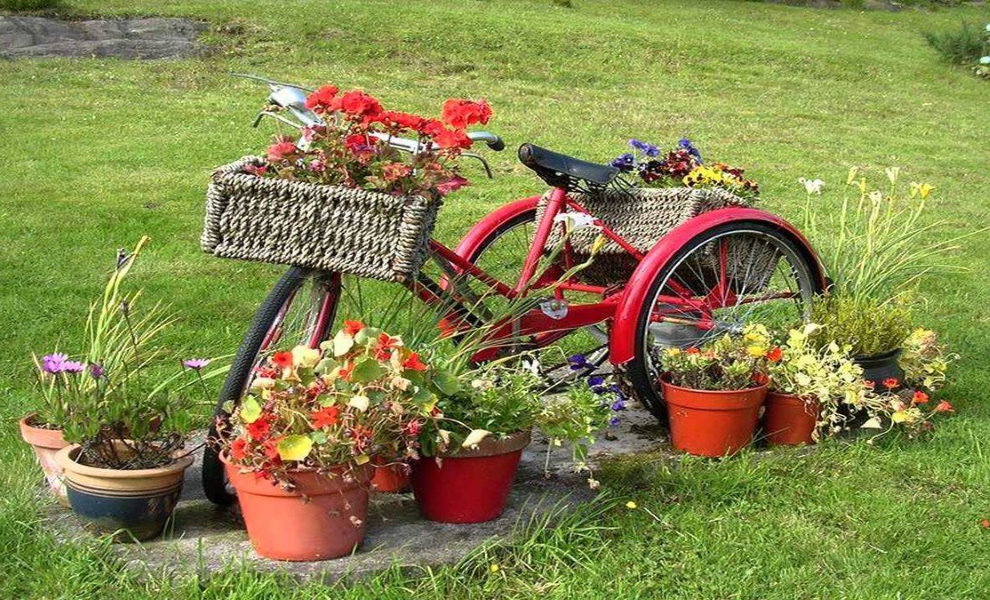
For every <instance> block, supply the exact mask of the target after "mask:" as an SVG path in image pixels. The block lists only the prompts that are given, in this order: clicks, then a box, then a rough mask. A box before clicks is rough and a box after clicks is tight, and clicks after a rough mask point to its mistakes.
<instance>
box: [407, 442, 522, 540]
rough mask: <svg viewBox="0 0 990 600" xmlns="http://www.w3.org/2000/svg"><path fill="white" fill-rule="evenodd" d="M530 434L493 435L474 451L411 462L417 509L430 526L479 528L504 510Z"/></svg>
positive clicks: (463, 451)
mask: <svg viewBox="0 0 990 600" xmlns="http://www.w3.org/2000/svg"><path fill="white" fill-rule="evenodd" d="M529 440H530V432H528V431H519V432H516V433H513V434H511V435H509V436H507V437H505V438H501V439H499V438H496V437H494V436H489V437H487V438H485V439H484V440H482V441H481V443H480V444H478V446H477V447H476V448H474V449H471V450H462V451H460V452H457V453H456V454H453V455H448V456H441V457H424V458H421V459H419V460H418V461H416V462H415V463H413V469H412V477H411V480H412V488H413V495H414V496H415V497H416V502H418V503H419V510H420V512H422V514H423V516H424V517H426V518H427V519H429V520H431V521H439V522H441V523H481V522H483V521H491V520H492V519H495V518H498V516H499V515H501V514H502V511H504V510H505V505H506V503H507V502H508V500H509V492H511V491H512V481H513V480H514V479H515V477H516V470H517V469H518V468H519V459H520V458H521V457H522V451H523V448H525V447H526V446H527V445H529Z"/></svg>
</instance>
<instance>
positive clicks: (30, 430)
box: [19, 414, 69, 506]
mask: <svg viewBox="0 0 990 600" xmlns="http://www.w3.org/2000/svg"><path fill="white" fill-rule="evenodd" d="M35 416H36V415H34V414H30V415H28V416H26V417H24V418H23V419H21V420H20V422H19V424H20V426H21V437H22V438H24V441H25V442H27V443H28V444H30V445H31V448H32V449H33V450H34V455H35V456H36V457H37V459H38V464H39V465H41V470H42V471H43V472H44V474H45V481H46V482H47V484H48V490H49V491H50V492H51V493H52V495H53V496H55V499H56V500H57V501H58V503H59V504H61V505H62V506H69V497H68V496H67V495H66V492H65V482H64V481H62V467H61V466H59V464H58V461H57V460H55V455H56V454H57V453H58V451H59V450H61V449H62V448H65V447H66V446H68V445H69V444H68V443H67V442H66V441H65V438H63V437H62V430H61V429H44V428H42V427H35V426H34V420H35Z"/></svg>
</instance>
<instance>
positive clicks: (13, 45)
mask: <svg viewBox="0 0 990 600" xmlns="http://www.w3.org/2000/svg"><path fill="white" fill-rule="evenodd" d="M205 29H206V23H203V22H200V21H193V20H191V19H166V18H153V19H97V20H90V21H63V20H59V19H48V18H44V17H15V16H6V17H4V16H0V57H3V58H21V57H45V56H67V57H75V58H88V57H100V58H102V57H117V58H124V59H153V58H182V57H188V56H196V55H199V54H202V53H203V52H205V51H206V47H205V46H204V45H203V44H200V43H199V42H198V41H197V37H198V36H199V34H200V33H201V32H203V31H204V30H205Z"/></svg>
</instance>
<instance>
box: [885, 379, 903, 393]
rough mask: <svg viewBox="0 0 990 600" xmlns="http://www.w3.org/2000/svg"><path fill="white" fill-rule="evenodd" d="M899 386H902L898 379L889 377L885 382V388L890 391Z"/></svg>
mask: <svg viewBox="0 0 990 600" xmlns="http://www.w3.org/2000/svg"><path fill="white" fill-rule="evenodd" d="M898 384H900V381H899V380H898V379H897V378H896V377H888V378H887V379H884V380H883V387H885V388H887V389H888V390H892V389H894V388H895V387H897V386H898Z"/></svg>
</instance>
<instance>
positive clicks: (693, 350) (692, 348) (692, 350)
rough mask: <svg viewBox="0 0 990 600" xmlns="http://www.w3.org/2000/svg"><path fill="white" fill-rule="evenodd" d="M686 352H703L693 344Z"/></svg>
mask: <svg viewBox="0 0 990 600" xmlns="http://www.w3.org/2000/svg"><path fill="white" fill-rule="evenodd" d="M684 352H686V353H687V354H701V350H699V349H697V348H695V347H694V346H691V347H690V348H688V349H687V350H685V351H684Z"/></svg>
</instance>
